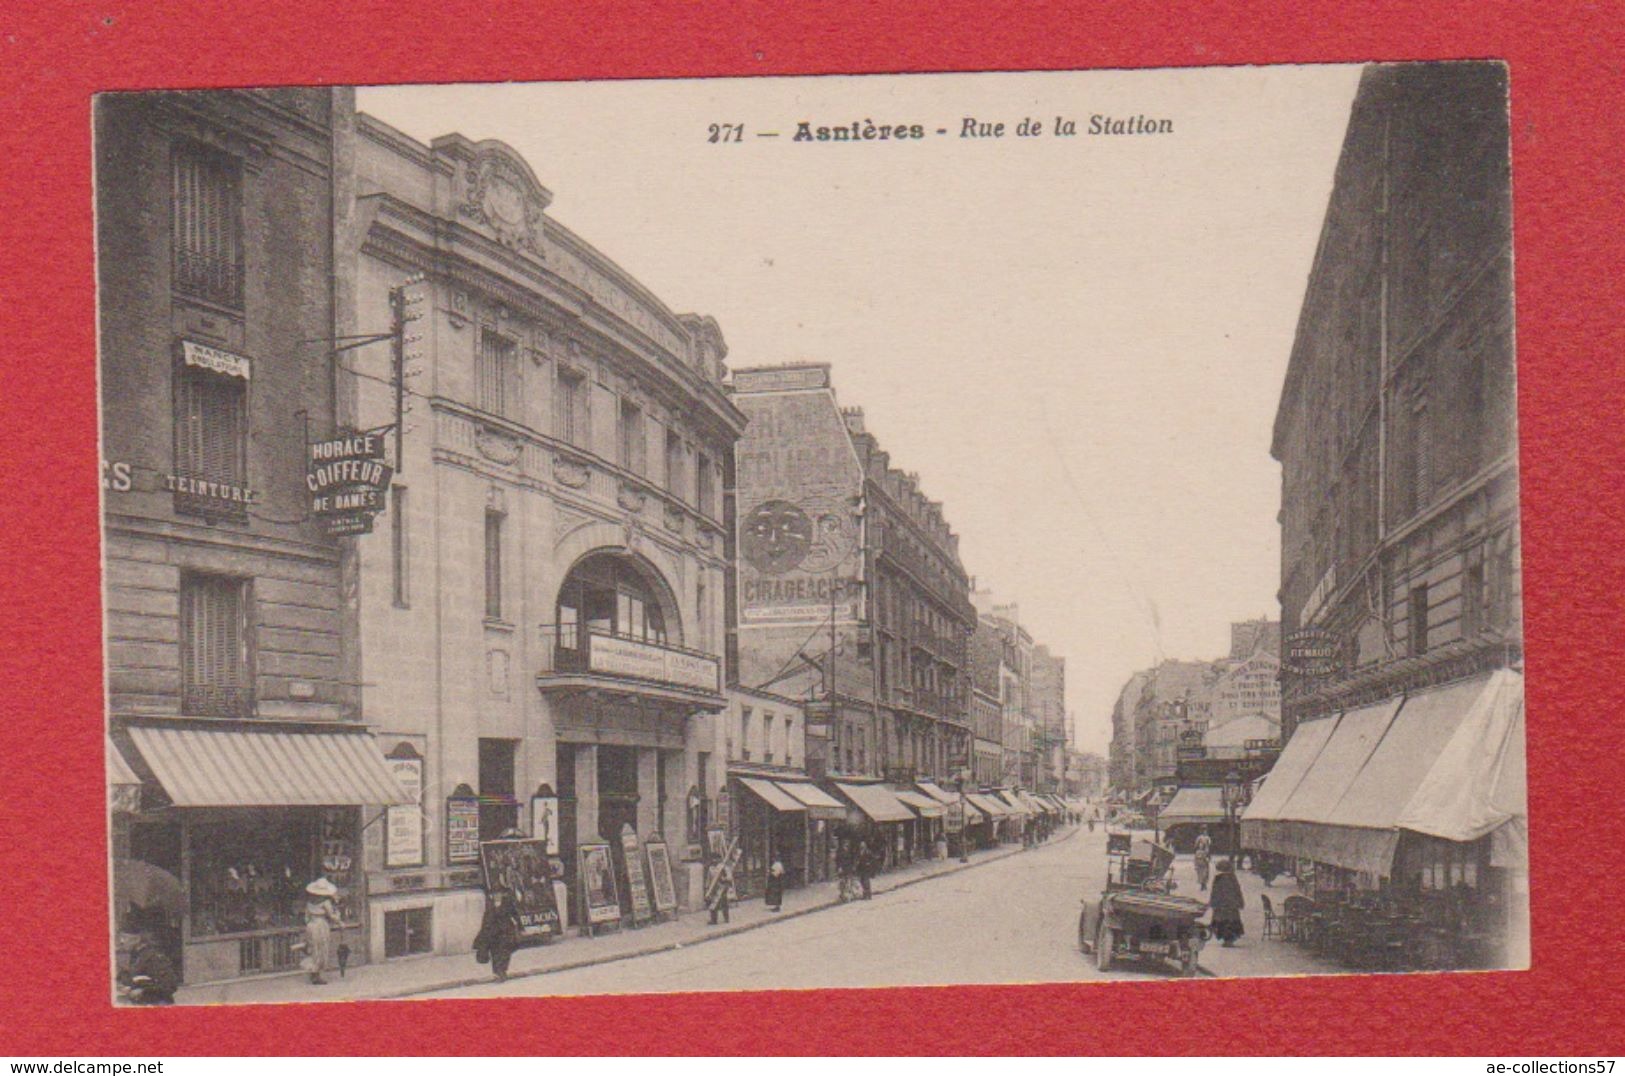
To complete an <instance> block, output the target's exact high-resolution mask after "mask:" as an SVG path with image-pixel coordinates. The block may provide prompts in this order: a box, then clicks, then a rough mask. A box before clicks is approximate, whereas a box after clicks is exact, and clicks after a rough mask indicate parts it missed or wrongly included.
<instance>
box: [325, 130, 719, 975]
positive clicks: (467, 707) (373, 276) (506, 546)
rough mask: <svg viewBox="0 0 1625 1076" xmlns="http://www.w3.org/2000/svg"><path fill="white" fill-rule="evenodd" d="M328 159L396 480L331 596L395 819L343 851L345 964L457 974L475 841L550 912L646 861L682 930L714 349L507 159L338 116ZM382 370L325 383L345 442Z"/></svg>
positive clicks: (714, 525)
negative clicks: (367, 926) (632, 851)
mask: <svg viewBox="0 0 1625 1076" xmlns="http://www.w3.org/2000/svg"><path fill="white" fill-rule="evenodd" d="M351 145H352V146H353V168H354V190H353V192H352V196H351V197H350V199H349V200H348V202H347V215H346V216H345V217H344V218H343V219H341V236H342V237H343V243H344V244H345V247H346V249H344V250H343V251H341V257H343V258H345V259H347V260H348V262H349V263H350V264H352V265H354V266H355V271H354V274H353V277H352V278H351V279H350V280H348V281H346V282H344V284H343V285H342V287H343V288H344V290H345V292H346V295H345V300H346V302H345V304H344V306H343V309H344V310H345V311H346V312H347V316H348V319H349V323H348V324H347V325H343V326H341V327H340V330H339V331H340V334H341V335H349V336H353V337H356V338H358V339H359V338H364V337H365V336H366V335H367V334H369V333H372V332H376V331H378V330H379V329H380V328H383V327H387V326H388V325H389V324H390V323H391V318H392V316H393V315H395V314H397V313H398V312H399V311H398V309H397V308H392V302H398V303H400V304H402V306H404V307H406V308H408V309H409V310H410V314H409V332H408V333H407V334H406V336H405V340H404V349H403V355H402V357H401V364H402V367H403V371H402V372H403V373H404V379H403V380H402V382H401V383H402V384H403V386H404V390H403V394H402V396H403V399H402V404H403V406H402V408H401V410H402V412H403V417H404V424H403V426H402V428H401V437H400V440H399V442H398V443H399V445H400V446H401V452H400V456H399V458H398V459H397V460H396V461H395V463H396V468H397V470H396V474H395V477H394V482H393V485H392V488H391V489H390V491H389V496H388V504H387V506H386V507H385V509H384V511H383V512H382V513H381V514H380V515H379V517H378V519H377V522H376V526H375V528H374V530H373V533H371V534H369V535H366V536H364V537H361V538H358V539H356V543H357V548H358V550H359V555H358V558H357V566H356V567H357V571H356V574H355V576H354V578H353V579H350V580H348V581H347V585H349V586H352V587H354V588H355V592H356V595H357V601H358V607H359V610H360V613H359V619H360V624H359V627H360V639H361V647H360V654H359V673H358V679H359V681H360V688H359V691H360V700H361V709H362V712H363V714H364V715H365V718H366V720H367V721H368V722H369V723H370V724H371V725H372V726H374V728H375V730H376V732H375V734H376V736H377V740H378V743H379V746H380V749H381V750H382V751H383V753H384V754H385V755H386V756H387V757H388V759H389V760H390V763H391V765H392V766H393V767H395V768H396V770H397V772H398V773H399V774H400V775H401V776H402V778H403V779H404V782H405V783H406V784H407V785H409V786H410V787H411V788H412V789H413V790H414V798H415V799H416V800H417V802H416V804H414V805H413V806H412V807H410V808H397V809H395V810H394V811H392V812H391V816H390V817H389V818H388V819H387V820H386V821H385V822H384V823H382V824H380V825H377V826H374V827H371V828H369V829H368V830H367V832H366V835H365V844H366V866H367V871H366V884H367V890H368V894H369V904H368V907H369V911H370V915H371V919H372V930H371V933H370V938H371V945H372V956H373V958H374V959H393V958H396V957H401V956H408V955H411V954H413V953H419V952H458V951H465V950H466V949H467V948H468V947H469V945H470V943H471V940H472V938H473V937H474V934H475V932H476V930H477V928H478V925H479V920H480V914H481V907H482V896H481V888H480V875H479V862H478V856H479V851H478V845H479V841H481V840H489V839H491V838H494V837H496V836H498V835H500V834H504V833H510V832H511V831H513V830H518V831H519V832H520V833H521V834H523V835H526V836H537V837H545V838H546V839H547V840H548V846H549V851H550V853H551V854H552V855H553V856H554V857H555V858H556V859H557V861H558V864H559V866H560V867H561V868H562V870H563V873H564V877H565V881H566V883H567V885H568V886H570V891H571V892H574V883H575V876H576V864H577V852H578V850H579V849H581V848H582V847H584V846H588V845H591V844H593V843H596V842H605V843H609V844H610V845H612V846H617V847H618V845H617V840H618V838H619V836H620V835H621V833H622V832H623V829H624V828H625V827H631V829H632V830H633V831H635V832H636V833H637V834H638V835H639V836H640V838H641V839H643V840H645V841H647V840H649V839H651V838H664V839H665V841H666V843H667V846H668V848H669V849H670V852H671V859H672V860H673V863H674V866H675V867H676V868H677V869H676V878H675V881H676V886H677V889H678V896H679V899H680V900H681V901H682V902H683V904H684V905H685V906H691V905H692V904H693V902H694V901H695V900H697V898H698V893H697V890H698V887H699V884H700V871H701V867H700V864H699V856H700V847H699V845H700V833H699V827H700V819H699V818H697V817H696V815H697V813H698V812H697V811H696V808H695V805H696V804H703V803H704V802H705V801H706V800H707V799H708V798H709V797H711V796H714V794H715V786H719V785H720V782H721V781H722V775H723V773H724V769H725V767H724V764H723V760H721V759H712V758H711V757H710V754H711V750H712V748H711V742H712V740H714V738H715V722H714V718H713V717H712V716H711V715H713V714H715V713H717V712H719V711H722V710H723V709H724V708H725V707H726V697H725V695H724V686H725V684H726V682H727V680H726V676H725V670H724V668H723V656H722V655H723V653H724V649H725V647H724V641H725V628H724V615H725V606H724V602H725V584H726V580H727V572H726V555H727V543H726V542H725V537H724V533H725V532H724V524H723V504H722V485H723V483H722V478H723V468H724V463H725V460H726V459H727V458H728V456H729V455H730V453H731V452H732V448H733V444H734V442H735V441H736V440H737V439H738V438H739V436H740V433H741V431H742V430H743V428H744V424H745V420H744V417H743V415H742V414H741V413H740V412H739V411H738V410H737V409H736V408H735V407H734V406H733V405H732V404H731V403H730V402H729V400H728V399H727V397H726V396H725V395H724V392H723V388H722V380H723V377H724V375H725V372H726V371H725V367H724V365H723V360H724V357H725V356H726V354H727V348H726V344H725V343H724V340H723V336H722V333H721V331H720V329H719V328H718V326H717V324H716V323H715V322H714V321H713V320H712V319H710V318H708V317H702V316H698V315H693V314H676V313H673V312H672V311H671V310H670V309H669V308H668V307H667V306H666V305H665V304H664V303H662V302H661V301H660V300H659V299H658V298H656V297H655V296H654V295H653V294H651V293H650V291H649V290H648V289H647V288H645V287H644V286H643V285H642V284H640V283H639V282H638V281H636V280H634V279H633V278H632V277H631V276H629V275H628V274H627V273H626V272H625V271H624V270H622V269H621V268H620V267H619V266H617V265H616V264H615V263H614V262H612V261H610V260H609V258H607V257H605V256H604V255H603V254H601V253H600V252H598V251H597V250H595V249H594V248H593V247H592V246H590V245H588V243H587V242H585V241H584V240H583V239H581V238H580V237H578V236H576V235H575V234H573V233H572V232H570V231H569V230H568V229H566V228H565V227H563V226H562V225H560V224H559V223H558V222H557V221H555V220H554V219H553V217H552V216H551V215H550V214H549V212H548V209H549V204H550V202H551V200H552V194H551V193H550V192H549V191H548V190H547V189H546V188H545V187H544V186H543V184H542V182H541V180H540V179H539V178H538V176H537V174H536V172H535V171H533V170H532V167H531V164H530V163H529V162H527V161H526V160H525V159H523V158H522V157H521V156H519V154H517V153H516V152H515V151H514V150H513V149H511V148H510V147H508V146H506V145H504V144H502V143H500V142H495V141H484V142H474V141H470V140H469V139H467V138H464V137H463V136H461V135H458V134H448V135H445V136H443V137H440V138H436V139H435V140H434V141H433V142H432V143H429V144H424V143H422V142H419V141H417V140H415V139H413V138H410V137H408V136H407V135H405V134H403V133H401V132H400V131H397V130H394V129H392V128H390V127H388V126H386V125H385V124H383V123H380V122H378V121H377V120H374V119H373V118H371V117H369V116H366V115H364V114H363V115H359V116H357V117H356V119H355V126H354V131H353V138H352V139H351ZM572 193H573V194H584V193H585V192H572ZM626 208H627V211H628V212H633V211H635V210H636V207H635V206H628V207H626ZM392 294H393V295H394V296H395V297H396V298H394V299H393V300H392ZM393 361H394V360H393V357H392V356H391V355H390V354H389V348H388V347H382V348H365V347H361V348H357V349H356V350H355V351H354V352H353V353H352V354H351V357H350V358H349V359H348V360H347V367H346V372H347V374H348V376H347V377H344V378H342V379H341V380H342V388H341V391H340V401H341V408H342V409H343V410H344V413H345V415H346V419H347V425H348V426H349V427H350V428H352V429H355V430H358V431H365V430H372V429H379V428H384V427H387V426H388V425H389V424H390V423H392V422H393V421H394V417H395V413H396V399H395V379H394V377H393V370H392V362H393ZM708 786H709V787H708ZM617 862H618V861H617ZM621 891H622V892H623V893H624V892H625V887H624V886H622V887H621ZM568 914H569V915H570V919H571V922H572V924H573V923H574V922H576V921H577V918H576V916H577V910H576V909H574V908H571V909H569V910H568Z"/></svg>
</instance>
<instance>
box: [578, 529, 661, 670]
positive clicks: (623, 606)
mask: <svg viewBox="0 0 1625 1076" xmlns="http://www.w3.org/2000/svg"><path fill="white" fill-rule="evenodd" d="M557 624H558V626H559V648H560V649H561V650H580V649H583V648H584V647H585V646H586V641H585V638H586V634H587V633H588V632H594V633H597V634H600V635H616V636H620V637H621V638H624V639H637V640H640V641H643V642H650V643H657V644H661V645H665V644H666V642H667V632H668V625H667V622H666V612H665V609H664V607H663V606H662V604H661V601H660V595H659V594H658V593H657V592H656V590H655V587H654V585H652V584H651V582H650V580H649V578H648V576H647V574H646V573H645V571H644V570H643V569H642V568H640V567H639V566H638V565H637V564H636V562H634V561H632V560H631V559H630V558H627V557H623V556H618V555H616V554H613V553H595V554H592V555H591V556H588V557H587V558H585V559H584V560H582V561H581V562H580V563H578V564H577V565H576V566H575V567H574V568H572V569H570V574H569V576H568V577H566V578H565V580H564V585H563V586H562V587H560V588H559V599H558V620H557ZM670 630H671V632H672V633H673V634H678V635H680V629H678V627H677V625H675V624H673V625H670ZM673 641H680V639H678V640H673Z"/></svg>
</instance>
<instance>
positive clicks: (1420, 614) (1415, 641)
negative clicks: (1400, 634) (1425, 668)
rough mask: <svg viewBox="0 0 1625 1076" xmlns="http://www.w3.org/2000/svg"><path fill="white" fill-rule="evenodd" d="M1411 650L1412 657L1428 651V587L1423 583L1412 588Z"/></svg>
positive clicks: (1410, 617)
mask: <svg viewBox="0 0 1625 1076" xmlns="http://www.w3.org/2000/svg"><path fill="white" fill-rule="evenodd" d="M1409 619H1410V652H1411V656H1412V657H1417V656H1419V655H1421V654H1425V653H1427V648H1428V588H1427V584H1426V583H1423V584H1421V585H1420V586H1415V587H1412V588H1411V602H1410V616H1409Z"/></svg>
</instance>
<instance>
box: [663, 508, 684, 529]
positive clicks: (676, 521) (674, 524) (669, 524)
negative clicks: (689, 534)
mask: <svg viewBox="0 0 1625 1076" xmlns="http://www.w3.org/2000/svg"><path fill="white" fill-rule="evenodd" d="M686 515H687V513H685V512H684V511H683V510H682V509H681V508H679V507H678V506H677V505H675V504H668V505H666V511H665V513H664V516H665V520H664V521H665V524H666V529H667V530H669V531H671V532H672V533H673V534H682V533H683V519H684V517H685V516H686Z"/></svg>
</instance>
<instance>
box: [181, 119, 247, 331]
mask: <svg viewBox="0 0 1625 1076" xmlns="http://www.w3.org/2000/svg"><path fill="white" fill-rule="evenodd" d="M171 183H172V195H173V197H172V201H171V210H172V215H171V218H170V247H171V250H172V253H173V259H172V260H173V265H172V274H173V275H172V284H173V287H174V289H175V291H177V292H179V293H181V294H183V295H190V296H193V297H195V298H199V299H204V300H207V301H209V302H212V303H218V304H220V305H222V306H228V307H233V308H237V309H241V307H242V305H243V223H242V214H243V205H242V202H243V195H242V166H241V165H240V164H239V163H238V162H237V161H236V160H235V159H233V158H231V157H229V156H227V155H226V154H223V153H218V152H216V151H213V150H210V149H206V148H204V147H202V146H198V145H192V144H179V145H176V146H175V149H174V155H173V158H172V170H171Z"/></svg>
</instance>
